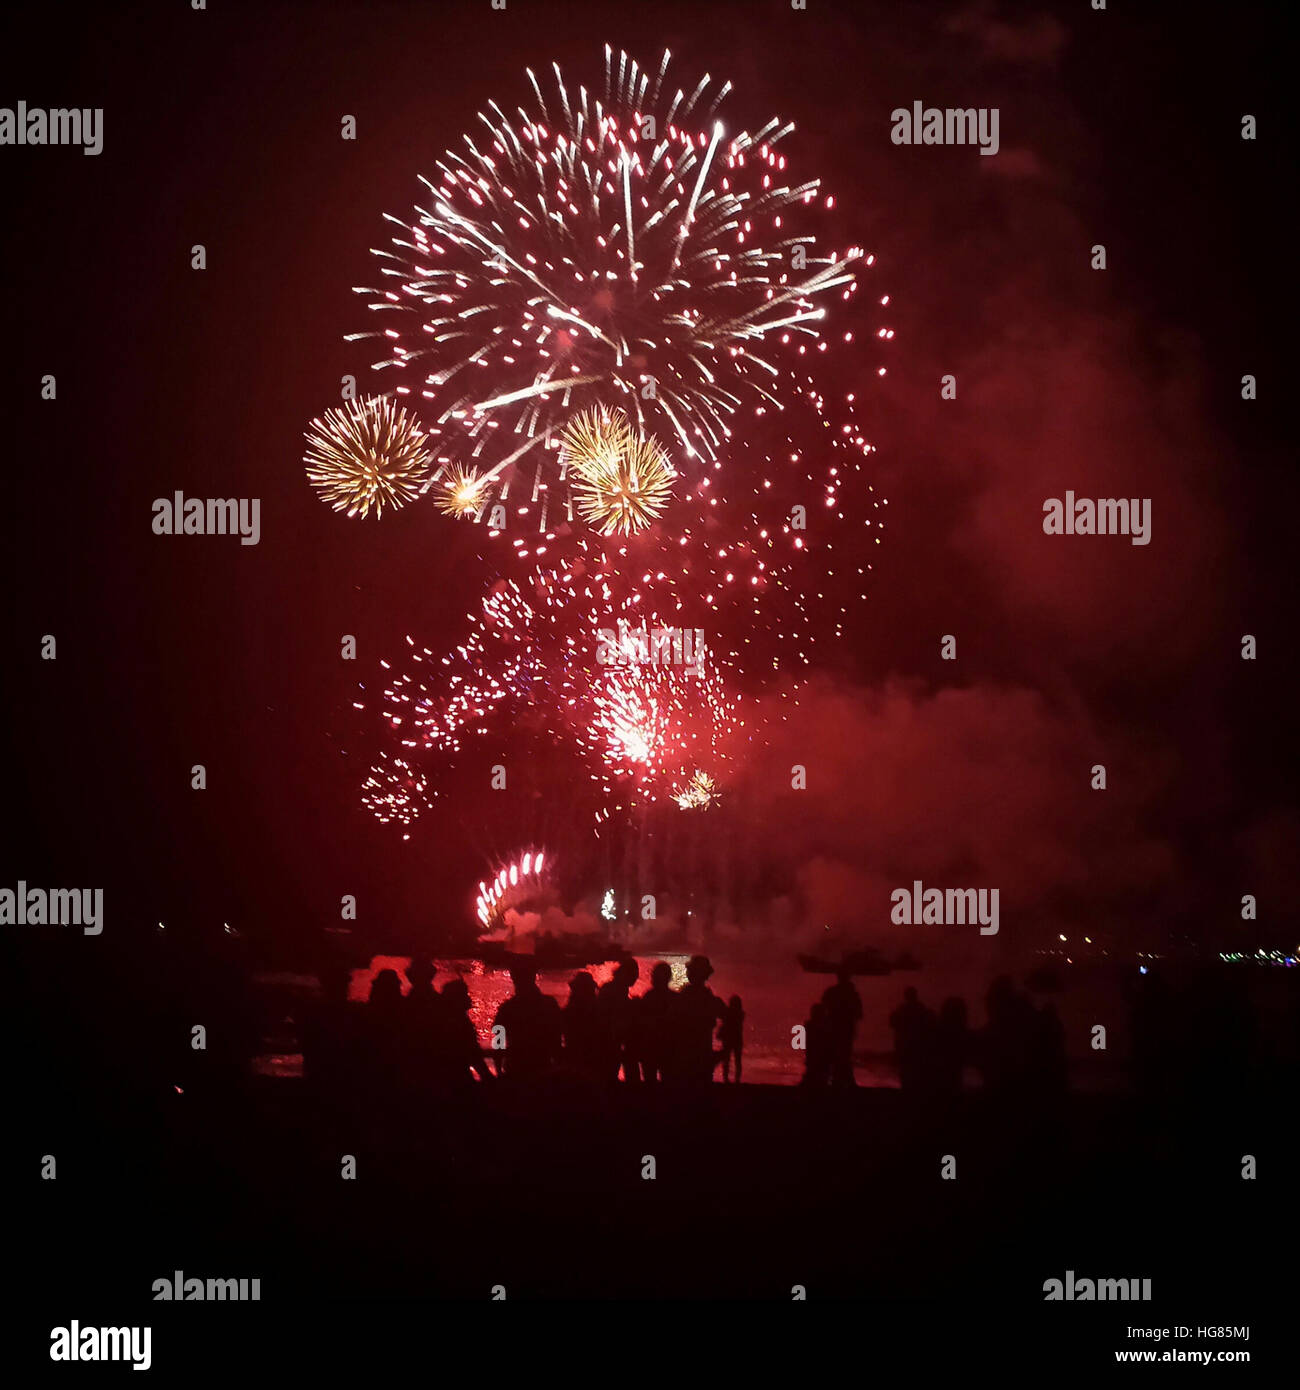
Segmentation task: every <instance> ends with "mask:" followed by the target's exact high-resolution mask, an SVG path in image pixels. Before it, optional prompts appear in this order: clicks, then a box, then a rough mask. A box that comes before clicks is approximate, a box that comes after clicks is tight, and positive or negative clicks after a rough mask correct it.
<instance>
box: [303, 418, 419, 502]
mask: <svg viewBox="0 0 1300 1390" xmlns="http://www.w3.org/2000/svg"><path fill="white" fill-rule="evenodd" d="M305 438H306V440H307V452H306V454H305V456H304V458H303V462H304V464H305V465H306V467H307V478H308V481H309V482H310V483H311V485H312V486H313V487H314V488H315V489H316V490H317V491H318V492H319V493H320V495H321V497H322V499H323V500H324V501H326V502H328V503H329V504H330V506H331V507H333V508H334V510H335V511H336V512H346V513H347V515H348V516H362V517H364V516H368V515H369V514H370V512H371V510H372V509H373V510H374V513H375V515H376V516H377V517H378V516H382V515H383V511H384V507H385V505H388V506H390V507H392V508H394V509H396V508H398V507H400V506H402V504H403V503H405V502H409V501H411V500H412V498H414V497H417V496H418V495H419V493H420V491H421V490H422V488H423V486H424V483H425V480H426V478H427V476H428V470H429V451H428V449H427V448H426V447H425V435H424V432H423V431H422V430H421V429H420V427H419V426H418V425H417V424H416V422H415V420H414V419H413V418H411V417H410V416H408V415H407V413H406V411H405V409H404V408H403V407H401V406H398V405H394V404H393V402H392V401H391V400H390V399H388V398H387V397H384V396H371V397H369V398H368V399H366V400H362V401H357V400H353V401H349V402H348V403H347V404H346V405H344V406H338V407H336V408H334V409H332V410H327V411H326V412H325V414H324V416H323V417H321V418H318V419H315V420H313V421H312V422H311V425H310V427H309V428H308V429H307V430H306V431H305Z"/></svg>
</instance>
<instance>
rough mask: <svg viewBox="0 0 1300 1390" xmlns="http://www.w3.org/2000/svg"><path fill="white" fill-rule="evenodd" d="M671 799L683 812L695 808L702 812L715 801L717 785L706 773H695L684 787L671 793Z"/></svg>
mask: <svg viewBox="0 0 1300 1390" xmlns="http://www.w3.org/2000/svg"><path fill="white" fill-rule="evenodd" d="M673 799H674V800H675V801H676V802H677V804H678V805H679V806H680V807H681V808H682V810H683V811H691V810H694V809H695V808H697V807H698V808H699V809H701V810H703V809H705V808H706V807H709V806H712V805H713V804H714V802H716V801H717V799H718V784H717V783H716V782H715V781H714V780H713V778H712V777H710V776H709V774H708V773H707V772H697V773H696V774H695V775H694V776H693V777H692V778H691V780H690V781H689V782H687V783H686V785H685V786H684V787H679V788H678V789H677V790H676V791H675V792H674V793H673Z"/></svg>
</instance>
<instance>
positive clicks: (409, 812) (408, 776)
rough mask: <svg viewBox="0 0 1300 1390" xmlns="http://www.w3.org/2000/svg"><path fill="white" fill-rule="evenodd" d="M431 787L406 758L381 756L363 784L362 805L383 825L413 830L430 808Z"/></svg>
mask: <svg viewBox="0 0 1300 1390" xmlns="http://www.w3.org/2000/svg"><path fill="white" fill-rule="evenodd" d="M428 792H429V784H428V782H427V780H426V779H425V776H424V774H423V773H421V772H418V771H417V770H416V769H415V768H413V767H412V766H411V765H410V763H408V762H407V761H406V759H405V758H390V757H388V756H387V755H386V754H385V755H382V756H381V759H380V761H379V762H378V763H376V764H375V765H374V767H372V768H371V769H370V771H369V773H368V774H367V776H366V780H365V781H364V782H363V783H362V784H361V804H362V805H363V806H364V807H365V808H366V809H367V810H368V811H369V812H370V813H371V814H372V815H373V816H374V818H375V819H376V820H377V821H378V822H379V823H380V824H381V825H389V824H393V823H395V824H397V825H401V826H409V825H411V824H413V823H414V822H415V821H417V820H418V819H419V818H420V815H421V813H422V812H423V811H424V809H425V807H426V806H427V804H428Z"/></svg>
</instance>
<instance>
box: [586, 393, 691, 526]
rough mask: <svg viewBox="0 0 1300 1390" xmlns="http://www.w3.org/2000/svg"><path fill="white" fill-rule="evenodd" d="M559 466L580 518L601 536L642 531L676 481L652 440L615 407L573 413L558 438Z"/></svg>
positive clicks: (662, 453)
mask: <svg viewBox="0 0 1300 1390" xmlns="http://www.w3.org/2000/svg"><path fill="white" fill-rule="evenodd" d="M560 465H561V468H562V469H564V470H565V472H566V473H568V474H569V475H570V477H571V484H572V487H573V492H574V496H575V498H576V501H577V504H578V511H579V513H580V514H581V516H582V519H583V520H584V521H585V522H587V523H588V525H590V526H592V527H594V528H595V529H596V530H597V531H599V532H600V534H601V535H603V536H613V535H623V536H628V535H633V534H635V533H636V532H637V531H643V530H644V529H645V528H646V527H647V526H649V525H650V523H651V522H652V521H654V520H655V518H656V517H658V516H659V515H660V513H661V512H662V511H663V509H664V508H665V507H666V506H667V505H668V503H669V501H670V500H671V498H672V495H673V483H674V482H676V480H677V470H676V469H675V468H674V467H673V466H672V464H671V463H670V462H669V460H668V455H667V454H666V453H664V451H663V450H662V449H661V448H660V447H659V444H658V442H657V441H656V440H654V439H647V438H643V437H642V436H640V435H638V434H637V433H636V431H635V430H634V429H633V428H632V426H631V425H630V424H629V422H628V419H627V416H626V415H624V414H623V412H622V411H621V410H615V411H604V410H591V411H587V412H585V413H583V414H581V415H577V416H575V417H574V419H573V420H572V421H571V422H570V423H569V424H568V425H567V426H566V427H565V430H564V433H563V435H562V436H561V438H560Z"/></svg>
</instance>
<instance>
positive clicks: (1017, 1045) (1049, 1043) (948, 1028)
mask: <svg viewBox="0 0 1300 1390" xmlns="http://www.w3.org/2000/svg"><path fill="white" fill-rule="evenodd" d="M985 1007H986V1011H987V1014H988V1021H987V1023H986V1024H985V1026H984V1028H982V1029H972V1028H971V1027H970V1024H969V1022H968V1019H967V1010H966V1001H965V1000H964V999H960V998H956V997H953V998H949V999H945V1000H944V1002H943V1004H942V1005H941V1006H940V1008H939V1011H938V1013H937V1014H936V1013H935V1012H934V1010H933V1009H929V1008H927V1007H926V1006H925V1005H924V1004H922V1003H921V1001H920V999H919V998H918V997H917V993H916V990H914V989H910V988H909V989H906V990H904V991H903V1002H902V1003H901V1004H900V1005H899V1006H898V1008H897V1009H895V1010H894V1012H893V1013H892V1014H890V1016H889V1025H890V1027H891V1028H892V1029H893V1032H894V1055H895V1057H896V1059H897V1062H898V1079H899V1084H900V1085H901V1086H902V1088H903V1090H904V1091H906V1092H912V1093H914V1094H921V1095H927V1096H932V1097H935V1098H937V1099H939V1100H951V1099H954V1098H955V1097H957V1096H958V1095H960V1094H961V1091H962V1080H963V1076H964V1074H965V1070H966V1068H967V1067H968V1066H971V1067H974V1068H975V1069H976V1070H977V1071H978V1072H979V1073H980V1075H981V1077H982V1079H983V1083H984V1091H985V1094H986V1095H989V1096H1007V1097H1010V1096H1025V1095H1030V1094H1032V1095H1036V1096H1039V1097H1050V1096H1059V1095H1061V1094H1063V1093H1064V1091H1065V1089H1066V1085H1067V1080H1068V1075H1067V1066H1066V1057H1065V1030H1064V1028H1063V1027H1062V1026H1061V1019H1060V1016H1059V1014H1058V1013H1057V1011H1056V1006H1055V1005H1054V1004H1052V1003H1051V1002H1048V1003H1046V1004H1042V1005H1040V1006H1035V1005H1034V1003H1033V1001H1032V1000H1031V999H1030V998H1029V997H1028V996H1027V995H1025V994H1023V993H1021V992H1020V991H1019V990H1017V989H1016V987H1015V985H1014V984H1013V983H1012V981H1011V980H1010V979H1009V978H1008V977H1007V976H1005V975H1004V976H1001V977H999V978H998V979H996V980H994V981H993V983H992V984H991V985H990V986H989V989H988V993H987V995H986V996H985Z"/></svg>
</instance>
